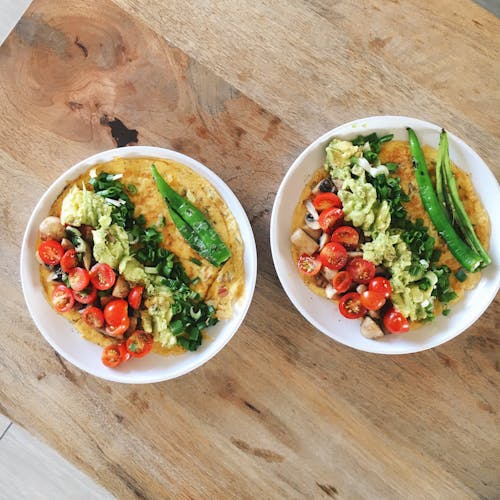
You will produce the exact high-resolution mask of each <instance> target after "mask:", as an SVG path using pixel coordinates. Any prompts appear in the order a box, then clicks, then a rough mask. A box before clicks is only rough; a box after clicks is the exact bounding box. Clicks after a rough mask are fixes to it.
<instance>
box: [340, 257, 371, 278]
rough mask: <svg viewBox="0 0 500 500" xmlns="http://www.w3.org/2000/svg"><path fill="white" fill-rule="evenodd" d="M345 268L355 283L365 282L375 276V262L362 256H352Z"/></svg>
mask: <svg viewBox="0 0 500 500" xmlns="http://www.w3.org/2000/svg"><path fill="white" fill-rule="evenodd" d="M346 269H347V271H348V272H349V274H350V275H351V277H352V279H353V280H354V281H355V282H356V283H361V284H367V283H369V282H370V280H371V279H373V277H374V276H375V264H374V263H373V262H370V261H369V260H365V259H363V258H362V257H354V259H352V260H351V261H350V262H349V263H348V264H347V268H346Z"/></svg>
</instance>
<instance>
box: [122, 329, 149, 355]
mask: <svg viewBox="0 0 500 500" xmlns="http://www.w3.org/2000/svg"><path fill="white" fill-rule="evenodd" d="M138 340H139V341H140V343H141V344H142V346H143V347H142V350H141V351H140V352H137V351H135V350H132V349H131V345H132V344H134V343H136V342H137V341H138ZM126 347H127V352H128V353H129V354H130V356H131V357H132V358H142V357H144V356H146V354H148V353H149V352H150V351H151V348H152V347H153V337H152V335H150V334H149V333H146V332H143V331H142V330H136V331H135V332H134V333H133V334H132V335H131V336H130V337H129V338H128V339H127V342H126Z"/></svg>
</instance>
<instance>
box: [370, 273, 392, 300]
mask: <svg viewBox="0 0 500 500" xmlns="http://www.w3.org/2000/svg"><path fill="white" fill-rule="evenodd" d="M368 290H373V291H374V292H380V293H383V294H384V295H385V298H386V299H388V298H389V297H390V296H391V293H392V286H391V282H390V281H389V280H388V279H387V278H384V277H383V276H375V278H373V279H372V280H371V281H370V283H368Z"/></svg>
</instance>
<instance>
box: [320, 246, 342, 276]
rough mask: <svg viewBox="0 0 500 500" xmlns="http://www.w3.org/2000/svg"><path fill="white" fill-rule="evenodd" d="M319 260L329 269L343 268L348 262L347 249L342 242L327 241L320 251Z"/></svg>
mask: <svg viewBox="0 0 500 500" xmlns="http://www.w3.org/2000/svg"><path fill="white" fill-rule="evenodd" d="M319 260H320V262H321V263H322V264H323V265H324V266H325V267H328V268H329V269H342V268H343V267H344V266H345V265H346V262H347V250H346V249H345V248H344V247H343V246H342V245H341V244H340V243H335V242H333V243H332V242H330V243H327V244H326V245H325V246H324V247H323V248H322V249H321V252H320V253H319Z"/></svg>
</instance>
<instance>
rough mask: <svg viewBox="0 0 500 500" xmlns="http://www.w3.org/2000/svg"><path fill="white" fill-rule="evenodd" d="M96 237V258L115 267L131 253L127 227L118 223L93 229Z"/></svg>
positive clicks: (93, 234)
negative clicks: (124, 227)
mask: <svg viewBox="0 0 500 500" xmlns="http://www.w3.org/2000/svg"><path fill="white" fill-rule="evenodd" d="M92 236H93V238H94V259H95V260H96V261H97V262H101V263H104V264H108V265H109V266H111V267H112V268H114V269H117V268H118V265H119V264H120V262H121V261H122V260H123V258H124V257H127V256H128V254H129V242H128V235H127V232H126V231H125V229H123V228H122V227H121V226H119V225H117V224H111V226H109V227H101V228H99V229H96V230H95V231H92Z"/></svg>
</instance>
